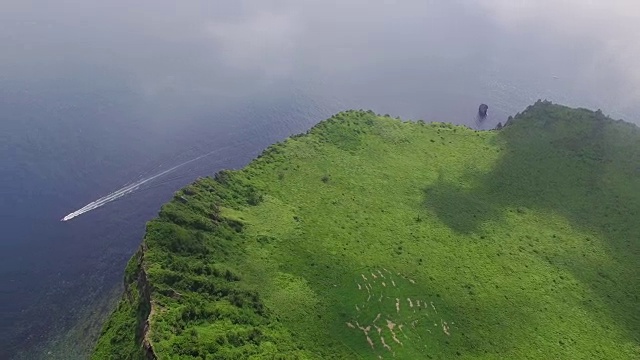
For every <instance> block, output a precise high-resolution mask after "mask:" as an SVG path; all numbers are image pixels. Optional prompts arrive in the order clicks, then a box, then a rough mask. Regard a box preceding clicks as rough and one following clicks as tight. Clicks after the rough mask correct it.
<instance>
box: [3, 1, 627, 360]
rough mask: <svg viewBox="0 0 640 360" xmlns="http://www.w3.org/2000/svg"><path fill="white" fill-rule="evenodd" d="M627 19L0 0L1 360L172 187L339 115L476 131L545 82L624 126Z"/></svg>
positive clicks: (103, 280)
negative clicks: (120, 193)
mask: <svg viewBox="0 0 640 360" xmlns="http://www.w3.org/2000/svg"><path fill="white" fill-rule="evenodd" d="M639 20H640V5H636V3H635V2H633V1H608V2H601V4H600V3H599V2H584V1H577V0H576V1H574V0H565V1H559V2H558V1H550V0H549V1H547V0H545V1H517V2H516V1H506V0H505V1H501V0H496V1H480V2H474V3H473V4H471V2H467V1H418V0H407V1H402V2H398V3H397V4H391V3H389V2H383V1H365V0H347V1H332V0H329V1H327V0H322V1H321V0H308V1H294V0H246V1H217V2H211V1H190V2H170V1H166V0H160V1H149V0H143V1H135V2H130V1H124V0H114V1H109V2H98V1H87V0H82V1H80V0H66V1H60V2H56V3H52V2H50V1H43V0H42V1H30V2H27V1H14V0H9V1H8V2H2V4H0V47H1V48H2V49H3V50H2V52H0V164H1V166H0V225H1V226H2V229H3V231H2V236H1V237H0V284H1V285H2V289H3V290H2V292H0V309H1V310H0V342H1V343H0V358H9V357H11V356H14V355H15V354H16V353H18V352H20V351H26V350H29V349H33V348H34V347H37V346H39V345H42V344H44V343H45V342H46V341H47V340H48V339H51V338H52V335H53V334H56V333H61V332H63V331H64V329H66V328H67V327H68V325H70V324H73V323H74V322H75V321H76V320H77V319H76V317H77V316H78V314H79V311H80V309H83V308H84V307H85V306H87V304H93V303H96V302H98V301H99V300H101V299H103V298H104V297H105V296H106V294H108V293H109V292H110V291H112V290H113V289H114V287H116V286H118V285H119V284H120V283H121V278H122V274H123V271H124V265H125V263H126V261H127V260H128V258H129V257H130V256H131V255H132V254H133V253H134V251H135V250H136V248H137V247H138V246H139V244H140V241H141V239H142V235H143V233H144V226H145V222H146V221H148V220H149V219H151V218H152V217H153V216H155V214H157V212H158V210H159V208H160V206H161V204H162V203H164V202H166V201H167V200H169V199H170V198H171V196H172V194H173V192H174V191H176V190H177V189H179V188H180V187H182V186H184V185H186V184H188V183H190V182H192V181H193V180H195V179H196V178H197V177H199V176H206V175H213V174H214V173H215V172H216V171H218V170H220V169H222V168H239V167H242V166H243V165H245V164H246V163H247V162H248V161H250V160H251V159H252V158H253V157H255V156H256V155H258V154H259V153H260V152H261V150H262V149H263V148H264V147H266V146H267V145H269V144H271V143H273V142H275V141H278V140H281V139H283V138H284V137H286V136H288V135H290V134H293V133H299V132H303V131H306V130H307V129H308V128H309V127H310V126H312V125H313V124H315V123H317V122H318V121H320V120H323V119H325V118H327V117H328V116H330V115H331V114H333V113H335V112H337V111H340V110H346V109H350V108H355V109H360V108H362V109H372V110H374V111H376V112H378V113H381V114H386V113H388V114H391V115H393V116H396V115H397V116H402V117H403V118H410V119H416V120H417V119H424V120H427V121H447V122H453V123H458V124H465V125H468V126H471V127H479V128H483V129H490V128H493V127H494V126H495V125H496V124H497V123H498V122H503V123H504V121H505V120H506V118H507V116H509V115H513V114H515V113H516V112H519V111H521V110H522V109H523V108H524V107H526V106H527V105H529V104H531V103H533V102H534V101H536V100H537V99H539V98H541V99H545V98H546V99H549V100H551V101H554V102H559V103H564V104H567V105H571V106H581V107H589V108H593V109H596V108H601V109H602V110H603V111H604V112H605V113H606V114H609V115H611V116H612V117H614V118H624V119H625V120H627V121H630V122H634V123H636V124H638V123H639V122H640V105H639V104H640V67H638V66H637V64H640V43H639V42H638V41H637V39H640V25H638V24H640V21H639ZM480 103H486V104H488V105H489V114H488V116H487V118H486V119H484V120H483V121H481V122H479V121H477V119H476V115H477V110H478V105H479V104H480ZM207 153H211V155H210V156H206V157H203V158H199V159H197V161H193V162H189V161H190V160H191V159H196V158H197V157H198V156H200V155H202V154H207ZM185 162H188V163H186V164H184V163H185ZM180 164H183V165H184V166H180V167H179V168H176V169H174V171H172V172H171V173H170V174H165V175H166V176H165V177H163V178H162V179H158V182H147V183H144V184H143V185H144V187H140V188H139V190H138V191H136V192H133V193H130V194H129V195H128V196H126V197H121V198H119V199H117V201H113V202H109V203H104V204H102V205H104V206H101V207H99V208H95V209H93V211H90V212H87V213H85V214H84V215H83V216H81V217H78V218H76V219H74V220H73V221H69V222H60V221H59V220H60V219H61V218H63V217H64V216H65V215H66V214H68V213H69V212H71V211H73V210H75V209H79V208H81V207H82V206H83V205H84V204H89V203H92V202H94V201H96V199H100V198H101V197H103V196H105V195H107V194H112V193H113V192H114V191H117V190H118V189H122V188H123V187H125V186H127V185H129V186H130V185H132V184H133V185H135V184H136V183H139V182H140V181H144V180H145V179H148V178H150V177H153V176H154V175H157V174H160V173H162V172H163V171H165V170H167V169H171V168H173V167H176V166H178V165H180ZM133 188H135V186H133V187H132V189H133ZM112 200H116V199H112Z"/></svg>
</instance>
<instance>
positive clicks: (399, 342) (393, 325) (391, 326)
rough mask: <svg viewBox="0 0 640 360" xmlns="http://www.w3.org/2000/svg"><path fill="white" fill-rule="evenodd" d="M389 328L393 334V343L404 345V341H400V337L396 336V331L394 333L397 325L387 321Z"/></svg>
mask: <svg viewBox="0 0 640 360" xmlns="http://www.w3.org/2000/svg"><path fill="white" fill-rule="evenodd" d="M387 327H388V328H389V331H390V332H391V337H392V338H393V341H395V342H397V343H398V344H400V345H402V341H400V339H398V337H397V336H396V333H395V331H393V329H394V328H395V327H396V324H395V323H394V322H393V321H391V320H389V319H387Z"/></svg>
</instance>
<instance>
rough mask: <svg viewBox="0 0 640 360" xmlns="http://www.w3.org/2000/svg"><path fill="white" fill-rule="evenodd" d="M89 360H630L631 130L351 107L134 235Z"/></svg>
mask: <svg viewBox="0 0 640 360" xmlns="http://www.w3.org/2000/svg"><path fill="white" fill-rule="evenodd" d="M125 285H126V291H125V294H124V295H123V297H122V300H121V301H120V303H119V305H118V307H117V309H116V310H115V311H114V313H113V314H112V315H111V317H110V318H109V320H108V321H107V323H106V324H105V327H104V329H103V332H102V335H101V337H100V340H99V342H98V344H97V347H96V349H95V352H94V354H93V358H95V359H142V358H154V357H155V358H158V359H247V358H248V359H392V358H396V359H454V358H455V359H458V358H459V359H475V358H483V359H507V358H508V359H638V358H640V129H639V128H638V127H636V126H634V125H631V124H628V123H625V122H622V121H614V120H612V119H610V118H608V117H606V116H604V115H603V114H602V113H601V112H600V111H598V112H592V111H589V110H585V109H570V108H567V107H564V106H560V105H554V104H551V103H548V102H537V103H536V104H534V105H532V106H530V107H529V108H527V109H526V110H525V111H523V112H522V113H520V114H518V115H516V116H515V117H514V118H513V120H512V121H510V122H509V124H508V126H506V127H504V128H503V129H502V130H499V131H498V130H496V131H474V130H472V129H469V128H467V127H463V126H454V125H451V124H447V123H424V122H422V121H418V122H411V121H401V120H398V119H393V118H390V117H388V116H379V115H376V114H374V113H373V112H365V111H347V112H343V113H340V114H337V115H335V116H333V117H332V118H330V119H327V120H325V121H323V122H321V123H319V124H318V125H316V126H315V127H314V128H312V129H311V130H309V131H308V132H307V134H303V135H299V136H294V137H291V138H288V139H286V140H285V141H283V142H281V143H278V144H275V145H272V146H271V147H269V148H268V149H266V150H265V151H264V152H263V154H262V155H261V156H260V157H258V158H257V159H255V160H254V161H253V162H251V163H250V164H249V165H247V166H246V167H245V168H244V169H242V170H237V171H222V172H220V173H218V174H216V175H215V176H214V177H212V178H202V179H199V180H198V181H196V182H195V183H194V184H192V185H190V186H188V187H186V188H184V189H182V190H180V191H179V192H178V193H176V194H175V197H174V199H173V200H172V201H170V202H169V203H167V204H166V205H164V206H163V208H162V210H161V211H160V214H159V216H158V218H157V219H155V220H153V221H151V222H149V223H148V226H147V233H146V236H145V238H144V241H143V244H142V246H141V248H140V250H139V252H138V253H137V254H136V255H135V256H134V257H133V258H132V260H131V262H130V263H129V265H128V267H127V270H126V275H125Z"/></svg>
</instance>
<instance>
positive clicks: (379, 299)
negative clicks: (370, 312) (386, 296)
mask: <svg viewBox="0 0 640 360" xmlns="http://www.w3.org/2000/svg"><path fill="white" fill-rule="evenodd" d="M378 302H382V294H380V297H379V298H378Z"/></svg>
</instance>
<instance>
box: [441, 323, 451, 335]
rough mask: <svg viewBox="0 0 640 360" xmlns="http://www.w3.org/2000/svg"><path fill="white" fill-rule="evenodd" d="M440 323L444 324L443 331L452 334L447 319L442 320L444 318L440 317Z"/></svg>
mask: <svg viewBox="0 0 640 360" xmlns="http://www.w3.org/2000/svg"><path fill="white" fill-rule="evenodd" d="M440 323H441V324H442V331H443V332H444V333H445V334H447V336H451V334H450V333H449V325H448V324H447V322H446V321H442V319H440Z"/></svg>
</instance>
